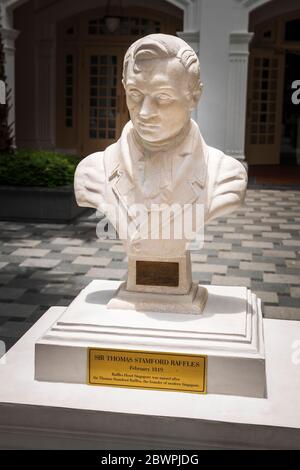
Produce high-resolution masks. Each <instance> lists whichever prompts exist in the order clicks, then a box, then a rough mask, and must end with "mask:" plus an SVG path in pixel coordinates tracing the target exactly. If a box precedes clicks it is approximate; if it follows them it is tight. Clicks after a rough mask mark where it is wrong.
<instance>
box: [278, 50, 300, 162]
mask: <svg viewBox="0 0 300 470" xmlns="http://www.w3.org/2000/svg"><path fill="white" fill-rule="evenodd" d="M297 76H298V79H299V80H300V50H299V51H295V52H290V51H287V52H286V55H285V79H284V92H283V111H282V141H281V152H280V164H281V165H291V166H295V165H300V104H297V103H295V102H294V100H293V99H292V95H293V83H294V81H295V79H296V77H297Z"/></svg>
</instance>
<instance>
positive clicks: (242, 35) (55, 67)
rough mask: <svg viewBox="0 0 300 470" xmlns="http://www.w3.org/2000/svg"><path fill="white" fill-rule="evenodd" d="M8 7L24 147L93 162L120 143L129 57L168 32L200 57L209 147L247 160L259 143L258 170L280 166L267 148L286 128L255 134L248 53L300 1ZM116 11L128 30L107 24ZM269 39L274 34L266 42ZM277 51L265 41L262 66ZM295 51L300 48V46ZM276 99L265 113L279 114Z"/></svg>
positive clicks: (15, 3) (96, 1)
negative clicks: (142, 41) (265, 28)
mask: <svg viewBox="0 0 300 470" xmlns="http://www.w3.org/2000/svg"><path fill="white" fill-rule="evenodd" d="M0 3H1V20H2V28H1V32H2V38H3V42H4V51H5V55H6V72H7V82H8V87H9V88H11V89H12V91H13V93H12V99H11V103H10V104H11V111H10V120H11V122H15V134H16V144H17V146H18V147H26V148H44V149H59V150H62V151H66V152H69V153H70V152H71V153H72V152H74V153H76V154H80V155H82V156H84V155H86V154H87V153H89V152H90V151H93V150H96V149H99V148H104V147H105V146H106V145H107V144H109V143H110V142H112V141H113V140H115V139H116V138H117V137H118V135H119V133H120V130H121V128H122V126H123V124H124V123H125V122H126V120H127V119H128V114H127V109H126V106H125V105H124V102H125V98H124V92H123V90H122V87H121V84H120V76H121V75H120V73H121V63H122V57H123V54H124V52H125V50H126V48H127V47H128V45H129V44H130V43H131V42H133V40H135V39H137V38H138V37H139V36H142V35H145V34H148V33H152V32H156V31H157V32H158V31H160V32H164V33H170V34H178V35H179V36H180V37H181V38H183V39H184V40H185V41H186V42H187V43H189V44H190V45H191V46H192V47H193V48H194V49H195V50H196V52H197V53H198V55H199V58H200V65H201V73H202V81H203V83H204V92H203V95H202V98H201V100H200V103H199V106H198V109H197V110H196V112H195V115H194V117H195V119H196V120H197V122H198V124H199V127H200V129H201V132H202V134H203V136H204V138H205V140H206V141H207V143H208V144H209V145H212V146H215V147H217V148H220V149H222V150H223V151H225V152H226V153H228V154H230V155H232V156H234V157H236V158H238V159H240V160H242V161H246V160H247V155H246V154H247V146H248V149H249V148H250V147H251V145H252V146H253V145H254V144H255V142H256V140H255V139H257V140H259V142H260V148H258V147H255V146H254V147H253V148H252V147H251V148H252V150H253V149H254V151H253V152H252V150H251V148H250V150H249V155H250V154H251V152H252V154H253V155H254V154H255V155H257V153H255V152H256V150H257V152H258V154H259V152H260V153H261V155H262V157H261V158H262V160H261V161H256V160H255V157H251V158H253V163H276V162H275V161H273V160H274V158H273V160H272V158H270V161H267V162H265V161H264V157H263V155H264V154H265V152H264V149H265V148H266V147H264V145H265V146H268V145H269V147H268V148H270V149H271V147H270V146H271V144H272V145H273V147H272V149H273V152H274V148H275V147H274V145H275V143H276V142H277V144H276V145H277V147H278V145H279V146H280V143H278V142H279V141H276V142H275V140H276V139H275V138H273V142H272V132H271V130H272V129H273V133H274V135H277V134H278V133H279V135H280V130H279V127H280V122H279V121H280V119H278V126H279V127H277V128H274V126H273V127H271V125H270V123H268V122H264V123H260V124H261V125H260V126H259V129H265V142H263V141H264V139H263V137H262V133H263V130H262V131H261V134H260V135H259V136H258V137H255V136H256V134H255V135H254V134H251V132H250V124H251V122H250V120H249V119H250V118H249V106H251V105H252V104H251V103H252V102H251V103H250V102H249V97H250V98H251V96H252V95H251V93H252V90H249V79H248V77H249V71H248V65H249V48H250V47H251V44H253V41H254V39H255V35H256V31H257V30H259V27H260V25H263V24H265V23H266V22H267V21H269V20H270V19H271V20H272V21H271V22H272V25H273V24H275V23H276V21H279V19H278V18H283V15H288V18H289V17H290V16H291V15H292V19H293V20H294V19H296V20H297V18H300V14H298V13H299V12H300V1H299V0H295V1H294V0H286V1H285V2H282V1H280V2H279V1H278V0H169V1H167V0H152V1H151V2H148V1H146V0H143V1H135V0H122V1H121V2H120V1H115V2H113V1H112V2H107V1H106V0H85V1H82V0H72V1H71V0H56V1H53V0H0ZM108 7H109V8H110V9H111V11H110V12H109V13H110V14H111V15H115V16H119V17H121V21H120V24H119V30H117V31H114V32H112V33H111V32H109V31H108V30H107V29H106V24H105V22H104V21H103V18H104V17H105V15H107V9H108ZM289 15H290V16H289ZM274 19H275V20H274ZM273 20H274V21H275V23H274V21H273ZM276 24H277V23H276ZM259 31H260V30H259ZM276 31H277V30H276ZM254 33H255V35H254ZM275 33H276V32H275ZM264 34H265V33H264ZM272 34H273V33H272ZM276 34H277V33H276ZM262 37H263V36H262ZM269 39H270V38H269V36H268V34H267V36H266V41H267V40H269ZM276 41H277V40H276ZM274 44H275V43H271V42H270V41H269V43H268V44H267V45H265V44H264V43H263V41H262V44H259V43H257V48H258V49H259V48H260V50H259V51H258V52H257V49H255V51H254V55H255V54H256V55H257V54H258V56H259V54H262V56H261V60H262V61H263V52H262V51H266V50H267V52H266V54H267V55H268V54H269V55H270V54H274V53H277V52H276V51H277V49H276V47H275V45H274ZM276 44H277V42H276ZM293 44H294V46H295V44H296V48H297V47H298V46H299V44H300V43H299V44H298V45H297V41H294V43H293ZM277 45H278V44H277ZM271 49H272V50H271ZM274 51H275V52H274ZM269 55H268V57H269ZM255 63H256V64H257V63H260V62H257V61H256V62H255ZM270 63H273V62H270ZM261 64H263V62H261ZM264 64H265V62H264ZM274 64H275V62H274ZM274 64H273V65H274ZM279 65H280V64H279ZM281 65H282V64H281ZM253 67H254V66H253ZM273 69H274V67H273ZM275 72H276V71H275ZM275 72H274V70H273V74H274V73H275ZM255 73H259V72H257V71H256V72H255ZM262 73H263V72H262ZM275 78H276V77H275ZM275 78H274V81H275ZM299 79H300V77H299ZM276 80H277V81H278V77H277V78H276ZM251 83H252V82H251ZM266 86H270V87H271V86H272V83H271V82H270V83H269V84H267V85H266ZM99 87H100V88H99ZM278 93H279V94H280V89H279V90H278ZM270 96H271V95H270ZM247 97H248V100H247ZM269 98H270V97H269ZM269 98H268V99H267V104H266V106H268V109H270V110H271V108H270V106H271V104H270V103H269V101H268V100H269ZM276 99H277V101H278V97H277V98H276ZM247 104H248V113H247V112H246V111H247ZM263 105H264V103H263V104H261V105H260V106H263ZM253 106H254V105H253ZM255 106H258V104H257V103H256V104H255ZM270 112H271V111H270ZM278 113H279V111H278V110H277V115H279V114H280V113H279V114H278ZM250 114H251V110H250ZM252 114H253V113H252ZM269 114H270V113H269ZM264 119H266V120H268V119H271V120H272V119H274V116H273V115H271V114H270V115H268V116H267V117H266V118H264ZM275 120H276V119H275ZM252 124H253V123H252ZM254 124H255V123H254ZM254 124H253V126H252V127H251V129H255V125H254ZM268 125H269V127H268ZM246 131H247V134H248V137H247V138H246ZM253 132H254V130H253ZM256 132H258V131H256ZM250 134H251V135H250ZM249 136H250V137H249ZM251 136H252V137H251ZM249 139H250V140H249ZM251 139H252V140H251ZM274 139H275V140H274ZM274 142H275V143H274ZM255 145H256V144H255ZM255 149H256V150H255ZM271 153H272V152H271ZM271 153H270V155H271ZM275 153H276V152H275ZM252 154H251V155H252ZM251 158H250V164H251ZM248 160H249V159H248ZM277 163H278V162H277Z"/></svg>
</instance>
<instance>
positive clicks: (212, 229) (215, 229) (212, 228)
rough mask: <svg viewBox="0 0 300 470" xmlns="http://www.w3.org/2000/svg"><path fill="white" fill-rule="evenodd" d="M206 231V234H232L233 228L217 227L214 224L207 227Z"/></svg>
mask: <svg viewBox="0 0 300 470" xmlns="http://www.w3.org/2000/svg"><path fill="white" fill-rule="evenodd" d="M206 230H207V231H208V232H219V233H220V232H221V233H223V232H234V231H235V228H234V227H230V226H229V225H218V224H216V225H214V226H210V225H208V226H207V227H206Z"/></svg>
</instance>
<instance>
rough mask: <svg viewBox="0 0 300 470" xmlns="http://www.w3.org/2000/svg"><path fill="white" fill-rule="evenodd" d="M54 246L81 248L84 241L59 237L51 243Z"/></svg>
mask: <svg viewBox="0 0 300 470" xmlns="http://www.w3.org/2000/svg"><path fill="white" fill-rule="evenodd" d="M51 243H53V245H69V246H79V245H82V243H83V240H81V239H79V238H61V237H57V238H55V239H54V240H52V241H51Z"/></svg>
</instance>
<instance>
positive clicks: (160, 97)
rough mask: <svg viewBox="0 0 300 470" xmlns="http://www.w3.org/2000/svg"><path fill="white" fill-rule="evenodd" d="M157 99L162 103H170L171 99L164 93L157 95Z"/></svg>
mask: <svg viewBox="0 0 300 470" xmlns="http://www.w3.org/2000/svg"><path fill="white" fill-rule="evenodd" d="M157 99H158V100H159V101H160V102H162V103H170V102H171V101H173V99H172V97H171V96H170V95H167V94H166V93H160V94H159V95H158V96H157Z"/></svg>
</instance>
